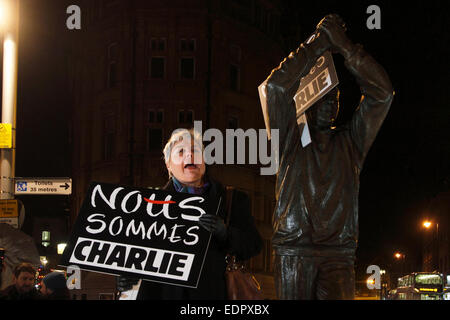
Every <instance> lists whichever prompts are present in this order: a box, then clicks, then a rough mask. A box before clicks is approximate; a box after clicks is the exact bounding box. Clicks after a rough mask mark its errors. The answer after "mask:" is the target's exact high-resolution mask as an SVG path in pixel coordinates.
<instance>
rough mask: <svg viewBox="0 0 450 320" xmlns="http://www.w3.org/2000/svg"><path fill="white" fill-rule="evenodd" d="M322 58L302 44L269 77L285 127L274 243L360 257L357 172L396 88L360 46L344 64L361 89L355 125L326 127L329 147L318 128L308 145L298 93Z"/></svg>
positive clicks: (275, 113)
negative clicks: (320, 138)
mask: <svg viewBox="0 0 450 320" xmlns="http://www.w3.org/2000/svg"><path fill="white" fill-rule="evenodd" d="M313 43H314V42H313ZM317 58H318V55H317V53H316V52H315V49H314V47H312V45H305V44H302V45H301V46H300V47H299V48H298V49H297V50H296V51H295V52H293V53H292V54H291V55H289V57H287V58H286V59H285V60H284V61H283V62H282V63H281V64H280V67H279V68H277V69H275V70H273V71H272V73H271V75H270V76H269V78H268V79H267V87H266V88H267V92H266V93H267V106H268V113H269V118H270V127H271V128H272V129H279V141H280V145H279V146H280V166H279V172H278V174H277V183H276V189H275V192H276V200H277V205H276V210H275V212H274V218H273V224H274V225H273V227H274V236H273V241H272V243H273V245H274V248H275V250H276V252H277V253H278V254H296V255H316V254H319V255H336V254H338V255H354V253H355V250H356V246H357V239H358V194H359V175H360V172H361V170H362V166H363V162H364V159H365V157H366V155H367V152H368V151H369V148H370V146H371V145H372V143H373V141H374V140H375V137H376V135H377V133H378V130H379V129H380V127H381V125H382V123H383V120H384V119H385V117H386V115H387V113H388V111H389V108H390V105H391V103H392V99H393V89H392V86H391V82H390V80H389V78H388V76H387V74H386V72H385V71H384V69H383V68H382V67H381V66H380V65H379V64H378V63H377V62H376V61H375V60H374V59H373V58H372V57H371V56H370V55H368V54H367V53H366V52H365V51H364V49H363V48H362V47H361V46H359V45H357V46H356V47H355V51H354V54H353V55H352V56H351V57H350V58H349V59H348V60H346V61H345V65H346V67H347V69H348V70H349V71H350V73H352V74H353V76H354V77H355V78H356V81H357V82H358V84H359V86H360V89H361V93H362V98H361V102H360V104H359V106H358V108H357V109H356V111H355V112H354V114H353V117H352V119H351V120H350V121H349V123H347V124H346V125H345V126H343V127H342V128H338V129H330V130H329V131H328V133H327V134H328V135H329V139H328V143H327V144H326V145H325V146H324V145H321V144H320V142H319V141H318V140H317V135H316V134H318V133H316V132H314V131H313V130H312V131H311V140H312V143H311V144H309V145H307V146H306V147H303V146H302V145H301V137H300V130H299V127H298V125H297V118H296V108H295V103H294V101H293V97H294V95H295V93H296V89H297V88H298V85H299V81H300V79H301V78H302V77H303V76H305V75H306V74H307V73H308V72H309V70H310V68H311V67H312V66H313V65H314V63H315V61H316V60H317ZM344 107H345V106H344ZM313 108H314V106H313Z"/></svg>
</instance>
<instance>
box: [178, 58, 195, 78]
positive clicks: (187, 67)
mask: <svg viewBox="0 0 450 320" xmlns="http://www.w3.org/2000/svg"><path fill="white" fill-rule="evenodd" d="M194 77H195V61H194V58H181V59H180V79H194Z"/></svg>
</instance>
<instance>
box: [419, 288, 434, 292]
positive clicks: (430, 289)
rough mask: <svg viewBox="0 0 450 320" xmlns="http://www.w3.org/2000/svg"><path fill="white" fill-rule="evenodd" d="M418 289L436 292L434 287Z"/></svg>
mask: <svg viewBox="0 0 450 320" xmlns="http://www.w3.org/2000/svg"><path fill="white" fill-rule="evenodd" d="M419 290H420V291H433V292H437V289H436V288H419Z"/></svg>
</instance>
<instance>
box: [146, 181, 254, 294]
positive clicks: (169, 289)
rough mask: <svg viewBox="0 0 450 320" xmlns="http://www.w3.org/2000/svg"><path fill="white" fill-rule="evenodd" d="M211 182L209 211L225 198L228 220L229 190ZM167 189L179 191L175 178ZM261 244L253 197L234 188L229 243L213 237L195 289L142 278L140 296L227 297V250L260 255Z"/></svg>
mask: <svg viewBox="0 0 450 320" xmlns="http://www.w3.org/2000/svg"><path fill="white" fill-rule="evenodd" d="M209 183H210V185H209V187H208V188H207V189H206V191H205V192H206V194H207V196H206V197H207V199H208V206H209V208H208V213H210V214H215V212H216V210H217V206H218V204H219V199H221V201H220V203H221V205H220V208H219V210H218V215H219V216H220V217H221V218H223V219H224V221H226V214H227V213H226V190H225V188H224V187H223V186H222V185H221V184H220V183H218V182H216V181H213V180H209ZM164 189H165V190H166V191H170V192H176V191H175V188H174V186H173V182H172V180H169V182H168V183H167V185H166V186H165V187H164ZM261 247H262V241H261V237H260V235H259V233H258V230H257V229H256V227H255V224H254V221H253V217H252V216H251V207H250V201H249V198H248V197H247V195H246V194H245V193H243V192H241V191H238V190H234V193H233V201H232V207H231V217H230V225H229V227H228V229H227V240H226V242H225V243H220V242H219V241H218V240H217V239H216V238H215V237H214V236H213V237H211V242H210V245H209V248H208V252H207V255H206V259H205V263H204V266H203V270H202V273H201V277H200V281H199V284H198V287H197V288H196V289H193V288H185V287H178V286H173V285H164V284H159V283H155V282H150V281H142V284H141V287H140V290H139V294H138V297H137V300H149V299H167V300H175V299H194V300H206V299H208V300H210V299H211V300H225V299H227V293H226V284H225V267H226V263H225V256H226V254H227V253H233V254H235V255H236V257H237V259H238V260H248V259H250V258H251V257H253V256H256V255H257V254H258V253H259V252H260V251H261Z"/></svg>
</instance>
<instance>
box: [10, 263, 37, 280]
mask: <svg viewBox="0 0 450 320" xmlns="http://www.w3.org/2000/svg"><path fill="white" fill-rule="evenodd" d="M21 272H28V273H31V274H32V275H35V274H36V269H35V268H34V267H33V265H32V264H31V263H28V262H23V263H21V264H19V265H17V266H16V267H15V268H14V276H15V277H16V278H18V277H19V275H20V273H21Z"/></svg>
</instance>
